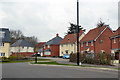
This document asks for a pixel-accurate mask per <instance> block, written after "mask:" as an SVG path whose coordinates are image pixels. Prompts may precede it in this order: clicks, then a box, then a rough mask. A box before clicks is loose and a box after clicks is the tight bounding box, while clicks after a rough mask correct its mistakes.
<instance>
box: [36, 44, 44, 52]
mask: <svg viewBox="0 0 120 80" xmlns="http://www.w3.org/2000/svg"><path fill="white" fill-rule="evenodd" d="M45 43H46V42H40V43H38V44H37V45H36V46H35V52H37V51H38V50H39V49H41V48H43V45H44V44H45Z"/></svg>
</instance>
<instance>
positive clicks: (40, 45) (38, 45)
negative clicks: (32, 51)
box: [36, 42, 46, 47]
mask: <svg viewBox="0 0 120 80" xmlns="http://www.w3.org/2000/svg"><path fill="white" fill-rule="evenodd" d="M45 43H46V42H40V43H38V44H37V45H36V47H42V46H43V44H45Z"/></svg>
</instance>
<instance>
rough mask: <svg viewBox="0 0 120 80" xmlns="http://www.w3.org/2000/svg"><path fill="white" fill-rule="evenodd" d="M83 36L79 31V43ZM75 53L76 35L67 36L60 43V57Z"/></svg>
mask: <svg viewBox="0 0 120 80" xmlns="http://www.w3.org/2000/svg"><path fill="white" fill-rule="evenodd" d="M84 36H85V33H84V32H83V31H82V30H81V31H80V33H79V41H80V40H81V39H82V38H83V37H84ZM76 52H77V33H73V34H67V35H66V36H65V37H64V38H63V40H62V41H61V42H60V56H63V54H71V53H76Z"/></svg>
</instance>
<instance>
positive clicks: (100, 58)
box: [70, 53, 112, 65]
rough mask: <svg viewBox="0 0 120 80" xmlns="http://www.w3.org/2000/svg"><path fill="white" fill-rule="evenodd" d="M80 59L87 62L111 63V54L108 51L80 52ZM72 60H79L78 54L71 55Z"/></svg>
mask: <svg viewBox="0 0 120 80" xmlns="http://www.w3.org/2000/svg"><path fill="white" fill-rule="evenodd" d="M79 57H80V61H81V62H82V63H87V64H98V65H101V64H102V65H111V57H112V56H111V55H110V54H108V53H95V54H93V53H84V54H80V56H79ZM70 62H77V54H76V53H75V54H71V55H70Z"/></svg>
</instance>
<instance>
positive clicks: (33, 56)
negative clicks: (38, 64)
mask: <svg viewBox="0 0 120 80" xmlns="http://www.w3.org/2000/svg"><path fill="white" fill-rule="evenodd" d="M35 55H36V53H35V54H32V55H31V57H34V56H35ZM37 56H40V54H37Z"/></svg>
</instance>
